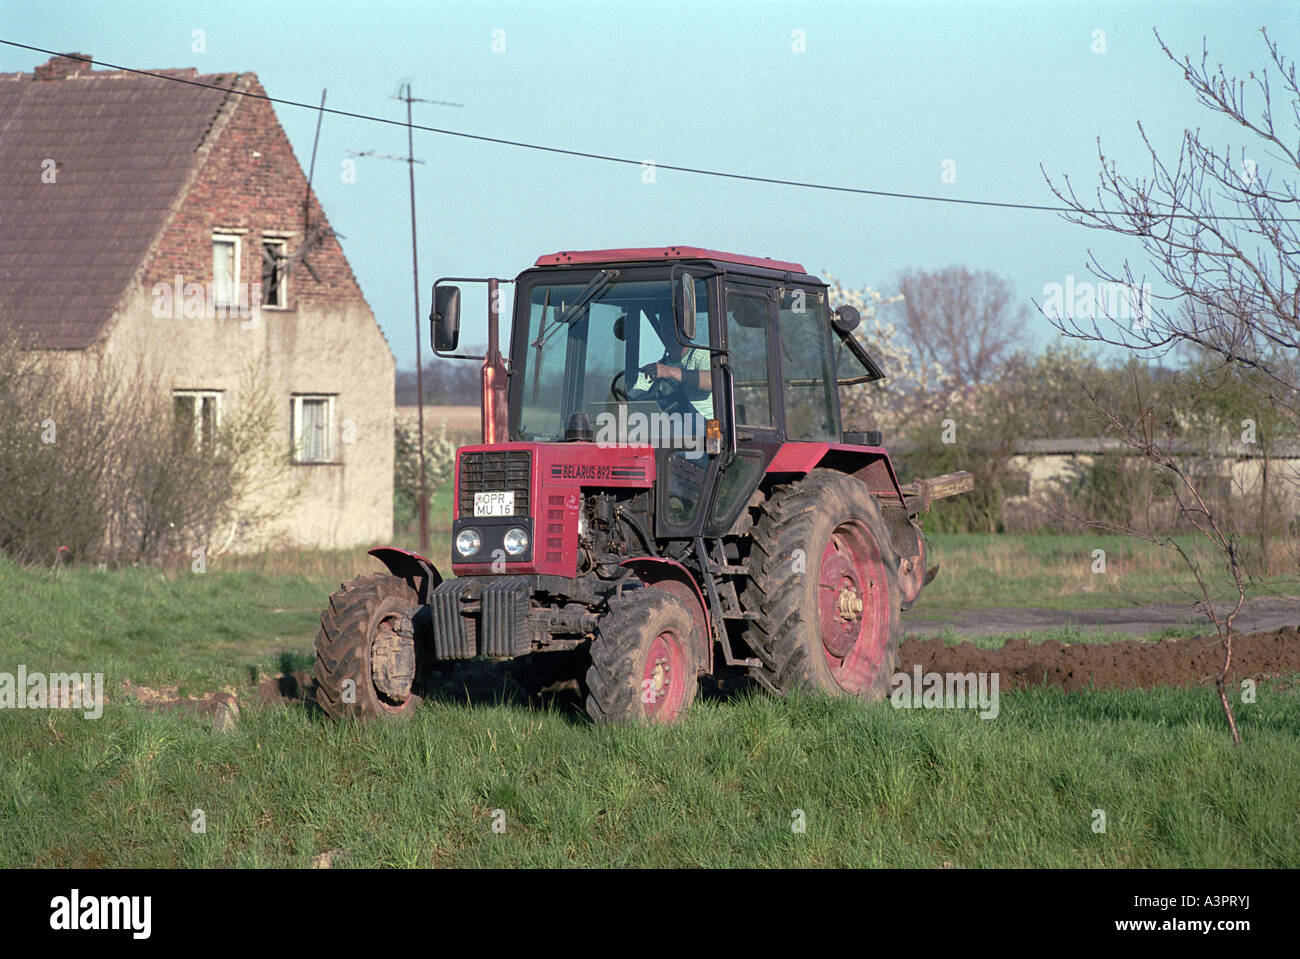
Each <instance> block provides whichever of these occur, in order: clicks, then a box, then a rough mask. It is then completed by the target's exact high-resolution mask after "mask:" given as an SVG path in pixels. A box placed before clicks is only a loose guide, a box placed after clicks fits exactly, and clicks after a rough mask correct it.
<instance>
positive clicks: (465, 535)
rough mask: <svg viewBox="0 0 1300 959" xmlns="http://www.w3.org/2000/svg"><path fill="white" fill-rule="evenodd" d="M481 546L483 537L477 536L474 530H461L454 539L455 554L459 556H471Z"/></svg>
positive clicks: (476, 531)
mask: <svg viewBox="0 0 1300 959" xmlns="http://www.w3.org/2000/svg"><path fill="white" fill-rule="evenodd" d="M482 545H483V537H481V536H479V534H478V530H476V529H463V530H461V531H460V534H459V535H458V536H457V537H456V552H458V553H460V555H461V556H473V555H474V554H475V553H477V552H478V548H479V547H480V546H482Z"/></svg>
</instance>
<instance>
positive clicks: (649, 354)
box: [514, 273, 713, 442]
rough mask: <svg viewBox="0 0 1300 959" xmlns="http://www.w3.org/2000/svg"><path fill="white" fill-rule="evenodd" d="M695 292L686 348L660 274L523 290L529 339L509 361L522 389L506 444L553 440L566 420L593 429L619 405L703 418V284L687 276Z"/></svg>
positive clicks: (708, 399)
mask: <svg viewBox="0 0 1300 959" xmlns="http://www.w3.org/2000/svg"><path fill="white" fill-rule="evenodd" d="M557 280H558V278H557ZM695 290H696V292H695V299H696V310H697V313H696V334H695V342H696V343H697V344H701V345H700V346H695V347H692V346H688V345H686V344H684V343H682V342H680V340H679V338H678V336H677V323H676V320H675V318H674V315H673V296H672V286H671V284H670V282H669V280H668V279H667V278H662V279H648V280H635V279H631V280H616V279H612V277H611V275H610V274H608V273H601V274H597V276H596V277H595V278H594V279H592V280H590V281H587V282H584V281H572V280H567V279H566V280H562V281H557V282H545V281H538V282H535V283H533V284H532V285H531V286H530V287H528V292H527V294H526V296H527V301H526V302H527V304H528V338H527V341H526V342H525V343H524V345H523V347H524V348H523V350H522V352H521V353H520V355H519V356H517V357H516V358H515V363H514V366H515V370H514V376H516V377H518V378H519V382H520V383H521V385H522V394H521V396H520V402H519V403H518V404H514V410H515V411H517V412H516V414H515V415H516V417H517V419H516V421H515V425H516V428H515V430H514V434H515V438H517V439H519V440H523V441H534V442H557V441H560V440H563V439H564V429H565V426H566V424H567V423H568V422H569V418H570V416H572V414H574V413H576V412H583V413H586V414H587V416H588V418H589V419H590V420H591V423H592V424H593V427H594V426H596V425H598V424H599V422H600V421H601V420H600V417H601V414H613V415H614V416H615V417H617V416H618V415H619V407H620V406H627V407H629V408H631V409H643V410H644V411H647V412H649V411H663V412H675V413H679V414H681V415H682V416H686V417H689V416H692V415H698V416H699V417H702V418H704V419H709V418H711V417H712V416H713V396H712V390H711V385H712V384H711V379H710V374H709V370H710V362H709V361H710V354H709V351H708V349H707V346H708V343H709V311H708V284H707V283H706V282H705V281H704V280H696V284H695ZM656 364H658V365H656ZM668 367H672V368H673V369H671V370H670V369H668ZM706 385H707V386H709V387H710V388H709V389H705V388H704V387H705V386H706Z"/></svg>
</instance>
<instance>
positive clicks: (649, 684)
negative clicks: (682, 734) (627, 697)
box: [641, 629, 689, 723]
mask: <svg viewBox="0 0 1300 959" xmlns="http://www.w3.org/2000/svg"><path fill="white" fill-rule="evenodd" d="M688 679H689V677H687V676H686V653H685V650H684V649H683V648H682V638H681V636H679V635H678V634H677V631H676V630H672V629H665V630H664V631H663V632H661V633H660V634H659V635H658V636H656V637H655V638H654V641H653V642H652V643H651V644H650V648H649V649H648V650H647V651H646V657H645V666H644V668H643V669H642V671H641V706H642V708H643V709H644V710H645V714H646V716H647V717H648V718H649V719H651V720H652V721H654V722H661V723H666V722H672V721H673V720H674V719H676V718H677V714H678V713H680V712H681V709H682V699H683V698H685V696H686V683H687V681H688Z"/></svg>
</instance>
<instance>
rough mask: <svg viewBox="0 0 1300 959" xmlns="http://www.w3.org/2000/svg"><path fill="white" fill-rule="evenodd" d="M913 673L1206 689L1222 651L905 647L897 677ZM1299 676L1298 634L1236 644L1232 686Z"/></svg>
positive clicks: (1173, 645)
mask: <svg viewBox="0 0 1300 959" xmlns="http://www.w3.org/2000/svg"><path fill="white" fill-rule="evenodd" d="M917 665H919V666H920V667H921V671H922V672H923V673H929V672H935V673H997V674H998V686H999V688H1000V689H1002V690H1008V689H1024V688H1025V687H1028V686H1040V685H1044V684H1046V685H1049V686H1059V687H1060V688H1062V689H1064V690H1066V691H1073V690H1076V689H1084V688H1086V687H1089V686H1092V687H1095V688H1098V689H1109V688H1117V689H1135V688H1139V689H1149V688H1151V687H1154V686H1207V685H1211V684H1213V682H1214V677H1215V675H1216V674H1217V673H1218V671H1219V669H1220V667H1221V666H1222V665H1223V645H1222V644H1221V643H1220V642H1219V640H1218V639H1217V638H1208V639H1162V640H1158V641H1153V642H1148V641H1143V640H1135V639H1128V640H1119V641H1116V642H1107V643H1054V642H1053V643H1031V642H1030V641H1029V640H1027V639H1012V640H1009V641H1008V642H1007V643H1006V644H1005V645H1004V646H1002V647H1001V648H999V649H981V648H979V647H978V646H974V645H972V644H970V643H959V644H957V645H956V646H945V645H944V644H943V640H942V639H909V640H907V641H906V642H904V643H903V645H902V647H901V648H900V650H899V669H900V670H901V671H903V672H909V673H910V672H912V670H913V669H914V668H915V666H917ZM1296 673H1300V629H1297V628H1296V627H1294V626H1290V627H1287V628H1285V629H1279V630H1275V631H1273V632H1266V633H1254V634H1251V635H1249V636H1234V637H1233V640H1232V663H1231V666H1230V667H1229V669H1228V680H1229V682H1233V683H1240V682H1241V680H1243V679H1255V680H1259V679H1265V678H1277V677H1282V678H1286V677H1290V676H1292V675H1294V674H1296Z"/></svg>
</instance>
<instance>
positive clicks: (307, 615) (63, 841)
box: [0, 537, 1300, 867]
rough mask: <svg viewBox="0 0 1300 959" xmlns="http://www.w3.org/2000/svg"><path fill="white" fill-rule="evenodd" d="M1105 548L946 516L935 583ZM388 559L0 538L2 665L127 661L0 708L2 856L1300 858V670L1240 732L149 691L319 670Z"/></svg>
mask: <svg viewBox="0 0 1300 959" xmlns="http://www.w3.org/2000/svg"><path fill="white" fill-rule="evenodd" d="M1091 542H1092V539H1091V538H1088V540H1087V541H1086V542H1084V541H1083V540H1082V538H1080V541H1079V542H1074V543H1071V542H1068V541H1066V540H1061V541H1059V542H1056V543H1042V542H1039V540H1038V538H1034V537H1010V538H1005V539H1002V538H991V537H985V538H983V542H981V541H980V539H979V538H974V537H937V538H936V541H935V544H934V554H935V556H936V557H938V558H940V559H941V561H943V562H945V563H949V562H950V561H951V562H952V563H953V567H954V568H951V569H948V570H947V573H948V575H949V582H948V584H947V585H946V586H945V587H943V588H944V589H946V590H947V592H943V591H942V590H941V589H940V585H941V584H943V583H944V577H943V576H941V577H940V580H939V581H938V582H936V583H935V584H933V587H934V588H935V589H934V594H935V595H934V596H933V597H931V596H930V595H929V594H928V595H927V598H926V600H923V602H927V601H929V600H930V599H931V598H934V599H935V600H936V601H939V602H942V603H946V604H949V606H950V607H952V608H979V607H980V606H1004V605H1014V604H1015V603H1017V602H1019V603H1022V604H1030V603H1032V604H1034V605H1043V606H1051V605H1054V604H1066V605H1068V603H1069V599H1070V597H1071V596H1073V595H1076V594H1074V593H1071V592H1070V590H1071V588H1073V587H1074V586H1075V585H1077V583H1075V582H1074V581H1070V582H1066V581H1063V577H1062V570H1063V569H1066V570H1068V569H1069V567H1070V564H1071V563H1072V562H1073V559H1072V558H1073V557H1075V556H1082V559H1081V560H1080V562H1081V563H1082V564H1083V565H1084V568H1085V569H1087V564H1088V562H1089V560H1090V554H1089V550H1090V549H1091V548H1095V547H1093V546H1091V545H1089V544H1090V543H1091ZM1120 545H1121V546H1122V544H1120ZM1102 548H1105V544H1102ZM1112 555H1113V556H1116V557H1120V560H1119V561H1118V562H1117V561H1116V560H1115V559H1112V561H1111V562H1112V565H1111V567H1110V568H1111V569H1117V568H1123V569H1124V570H1125V572H1124V574H1123V575H1122V576H1116V577H1115V578H1114V579H1106V580H1104V584H1105V588H1104V589H1100V590H1097V591H1094V592H1093V593H1088V594H1083V595H1085V596H1086V601H1088V602H1091V601H1093V597H1094V596H1096V595H1102V596H1107V597H1112V596H1113V597H1120V596H1122V595H1127V594H1128V593H1126V592H1125V591H1129V592H1130V593H1131V592H1134V591H1139V592H1140V591H1141V590H1150V591H1151V592H1152V593H1153V594H1154V595H1163V596H1167V590H1168V586H1169V582H1170V580H1171V578H1173V577H1175V576H1176V573H1177V570H1175V569H1172V568H1159V569H1155V570H1150V569H1143V568H1141V567H1140V565H1138V560H1137V559H1124V558H1123V557H1124V555H1125V554H1124V552H1123V550H1122V549H1119V548H1116V549H1115V552H1114V554H1112ZM963 557H964V558H966V559H968V560H972V561H973V560H975V559H979V564H978V565H976V564H975V563H974V562H971V563H968V564H965V565H961V564H959V563H958V562H957V561H958V560H959V559H961V558H963ZM371 564H372V561H370V560H369V559H368V558H367V557H365V556H364V553H363V552H362V551H359V550H358V551H347V552H339V553H307V554H292V555H291V554H284V555H279V556H263V557H248V558H242V559H238V560H234V561H230V560H216V561H214V562H213V563H212V564H211V565H210V566H209V571H208V572H206V573H204V574H201V575H200V574H192V573H189V572H188V571H186V572H175V573H166V574H163V573H160V572H158V571H156V570H152V569H130V570H122V571H117V572H108V573H101V572H97V571H95V570H80V569H77V570H65V571H60V572H58V573H51V572H49V571H43V570H25V569H20V568H18V567H15V566H14V565H13V564H11V563H9V562H7V561H5V560H0V671H13V670H14V669H15V668H16V667H17V665H18V664H22V665H25V666H26V667H27V669H28V670H29V671H35V670H43V671H63V670H75V671H93V672H102V673H104V674H105V686H106V692H107V696H108V704H107V706H106V708H105V711H104V715H103V717H102V718H101V719H98V720H87V719H84V718H83V717H82V716H81V715H80V714H78V713H72V712H65V711H38V710H22V711H19V710H0V867H6V866H32V865H34V866H75V865H85V866H178V865H186V866H206V865H232V866H252V865H283V866H305V865H308V864H310V863H311V862H312V860H313V858H314V857H316V856H319V855H322V854H325V853H328V852H331V851H335V850H342V851H343V852H344V853H345V856H344V857H343V858H342V859H339V860H336V862H337V864H339V865H343V866H374V865H466V866H470V865H496V866H532V865H590V866H629V865H645V866H654V865H709V866H715V865H716V866H727V865H729V866H777V865H781V866H830V865H855V866H856V865H862V866H870V865H880V866H931V867H940V866H943V865H945V864H947V863H951V864H953V865H956V866H1080V865H1134V866H1172V867H1187V866H1259V865H1264V866H1281V865H1288V866H1297V865H1300V828H1297V825H1298V824H1300V766H1297V765H1296V764H1295V762H1294V757H1295V755H1296V753H1297V749H1298V747H1300V695H1297V693H1296V692H1295V691H1294V690H1293V689H1289V688H1286V687H1285V684H1266V685H1265V686H1263V687H1261V691H1260V694H1259V697H1258V701H1257V702H1256V703H1255V704H1251V705H1241V706H1239V707H1238V716H1239V719H1240V721H1241V723H1242V727H1243V734H1244V736H1245V738H1246V743H1247V745H1246V748H1245V749H1243V750H1238V751H1234V750H1233V749H1232V748H1231V746H1230V744H1229V741H1228V737H1227V734H1226V732H1225V731H1224V729H1223V728H1222V726H1223V724H1222V718H1221V716H1220V714H1219V712H1218V706H1217V704H1216V703H1215V701H1214V699H1213V696H1212V695H1211V694H1210V693H1209V692H1208V691H1205V690H1193V691H1177V690H1157V691H1108V692H1097V691H1093V692H1085V693H1076V694H1072V695H1068V696H1067V695H1065V694H1062V693H1060V692H1058V691H1054V690H1045V689H1043V690H1033V691H1030V692H1024V693H1007V694H1004V695H1003V697H1002V702H1001V711H1000V714H999V715H998V718H997V719H995V720H981V719H979V718H978V717H977V716H976V715H975V714H974V713H973V712H966V711H960V710H912V711H907V710H894V709H892V708H891V707H890V705H889V704H887V703H885V704H873V705H862V704H856V703H846V702H827V701H823V700H816V699H807V700H805V699H798V700H794V701H786V702H782V701H777V700H775V699H771V698H767V697H764V696H761V695H760V696H744V697H741V698H739V699H732V700H722V701H716V700H715V701H708V702H703V703H701V704H700V706H699V708H698V709H697V710H696V711H695V712H694V713H693V714H692V715H691V717H689V719H688V720H687V721H686V722H685V723H684V724H683V725H681V726H679V727H675V728H672V729H608V728H599V729H593V728H591V727H589V726H587V725H586V724H585V723H584V722H582V721H581V719H580V718H579V717H576V716H574V715H571V714H567V713H560V712H556V711H530V710H528V709H526V708H522V707H517V706H504V705H496V706H493V705H483V704H474V705H469V704H465V703H459V702H434V703H429V704H426V706H425V707H424V708H423V709H422V710H421V711H420V712H419V713H418V714H417V716H416V718H415V719H414V720H413V721H411V722H409V723H405V724H398V725H382V724H381V725H373V726H366V727H356V726H351V725H344V726H338V725H332V724H329V723H327V722H325V721H323V720H322V719H320V718H319V717H318V716H317V715H316V714H315V713H313V712H310V711H308V709H306V708H305V707H302V706H298V705H293V706H285V705H272V706H264V707H263V706H256V705H252V704H245V705H243V706H242V707H241V712H240V717H239V721H238V723H237V724H236V726H235V727H234V728H233V729H232V730H229V731H225V732H218V731H215V730H214V729H213V727H212V723H211V722H210V721H209V720H208V719H205V718H203V717H200V716H197V715H194V714H192V713H184V712H163V711H159V712H154V711H150V710H149V709H148V708H146V707H145V706H144V705H143V704H141V703H138V702H134V701H132V700H131V699H130V698H128V697H127V696H126V695H125V694H124V693H123V692H122V684H123V682H124V681H125V680H127V679H129V680H131V681H132V682H133V683H135V684H137V685H148V686H154V687H156V686H161V685H174V686H177V687H179V694H180V695H185V694H187V693H193V694H199V693H204V692H209V691H212V690H216V689H218V688H222V687H226V688H229V689H233V690H236V691H241V692H242V691H248V690H250V689H251V687H252V683H253V682H254V680H255V678H256V677H258V676H267V675H274V674H275V673H276V672H277V671H278V669H279V668H280V666H281V663H282V661H284V660H286V659H287V660H288V662H289V663H290V664H291V665H292V666H294V667H295V668H302V667H303V666H305V665H306V664H307V663H308V662H309V661H310V654H311V643H312V635H313V633H314V630H315V627H316V623H317V621H318V616H319V610H320V607H321V605H322V603H323V602H324V599H325V597H326V596H327V595H328V593H329V592H330V590H331V589H333V588H335V587H336V586H337V584H338V582H339V581H340V580H341V579H344V578H348V577H350V576H351V575H353V574H354V573H356V572H359V571H363V570H367V569H369V568H371ZM1123 564H1128V565H1123ZM955 568H960V569H963V570H965V572H963V573H962V575H961V576H960V577H959V576H958V575H956V574H955ZM990 568H991V569H992V572H990ZM994 574H996V575H994ZM1090 575H1091V574H1090ZM1162 581H1163V583H1164V587H1165V592H1163V593H1162V592H1160V591H1159V590H1158V589H1157V585H1158V584H1159V583H1161V582H1162ZM1085 582H1088V581H1087V580H1085ZM981 583H982V584H983V585H980V584H981ZM1111 589H1114V590H1116V592H1113V593H1108V592H1107V590H1111ZM1121 602H1122V600H1118V601H1117V600H1115V599H1109V598H1108V599H1107V602H1106V605H1119V604H1120V603H1121ZM918 608H919V607H918ZM195 810H203V814H204V817H205V822H206V832H204V833H201V834H200V833H195V832H194V831H193V830H192V829H191V824H192V815H193V813H194V811H195ZM497 810H500V811H501V812H500V813H496V812H495V811H497ZM796 810H802V811H803V815H802V817H800V816H799V814H798V813H797V812H796ZM1094 810H1102V811H1103V812H1104V813H1105V815H1106V817H1107V829H1106V832H1105V833H1095V832H1093V824H1094V822H1095V821H1096V819H1095V817H1094V812H1093V811H1094ZM494 822H496V823H497V824H498V825H501V824H503V825H504V830H505V831H504V832H494V831H493V828H492V827H493V823H494ZM800 822H803V823H806V831H804V832H795V831H793V829H792V826H793V825H795V824H797V823H800Z"/></svg>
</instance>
